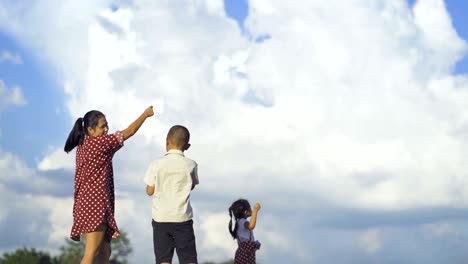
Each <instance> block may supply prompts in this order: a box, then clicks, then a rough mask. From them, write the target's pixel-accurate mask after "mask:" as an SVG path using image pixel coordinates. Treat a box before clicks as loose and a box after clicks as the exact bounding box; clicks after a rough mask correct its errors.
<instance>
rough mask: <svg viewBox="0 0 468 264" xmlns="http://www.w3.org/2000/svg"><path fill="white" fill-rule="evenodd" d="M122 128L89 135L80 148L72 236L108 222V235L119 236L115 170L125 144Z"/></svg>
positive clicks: (91, 230) (76, 238)
mask: <svg viewBox="0 0 468 264" xmlns="http://www.w3.org/2000/svg"><path fill="white" fill-rule="evenodd" d="M123 141H124V139H123V134H122V132H120V131H119V132H116V133H114V134H110V135H101V136H98V137H91V136H86V137H85V139H84V142H83V144H81V145H80V146H78V148H77V150H76V171H75V203H74V205H73V227H72V230H71V235H70V237H71V239H73V240H75V241H79V240H80V234H83V233H89V232H93V231H95V230H96V228H97V227H98V226H99V225H100V224H101V223H106V224H107V231H106V236H105V239H106V240H107V241H110V240H111V239H112V238H116V237H118V236H119V229H118V228H117V224H116V222H115V219H114V174H113V169H112V158H113V156H114V154H115V152H116V151H117V150H119V149H120V148H121V147H122V146H123Z"/></svg>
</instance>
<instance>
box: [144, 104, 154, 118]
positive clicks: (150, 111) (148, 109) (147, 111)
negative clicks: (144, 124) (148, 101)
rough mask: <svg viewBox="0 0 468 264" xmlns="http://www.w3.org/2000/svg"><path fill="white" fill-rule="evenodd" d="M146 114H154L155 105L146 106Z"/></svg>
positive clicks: (148, 115) (147, 115)
mask: <svg viewBox="0 0 468 264" xmlns="http://www.w3.org/2000/svg"><path fill="white" fill-rule="evenodd" d="M145 114H146V117H150V116H153V115H154V112H153V106H150V107H148V108H146V110H145Z"/></svg>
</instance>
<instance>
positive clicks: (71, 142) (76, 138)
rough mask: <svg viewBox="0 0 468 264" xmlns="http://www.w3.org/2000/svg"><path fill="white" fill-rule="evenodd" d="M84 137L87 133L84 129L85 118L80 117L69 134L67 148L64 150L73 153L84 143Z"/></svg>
mask: <svg viewBox="0 0 468 264" xmlns="http://www.w3.org/2000/svg"><path fill="white" fill-rule="evenodd" d="M84 137H85V131H84V127H83V118H82V117H80V118H78V119H77V120H76V122H75V125H74V126H73V128H72V130H71V131H70V134H68V138H67V141H66V142H65V147H64V148H63V150H65V152H67V153H68V152H70V151H72V150H73V149H74V148H75V147H76V146H78V145H81V144H82V143H83V140H84Z"/></svg>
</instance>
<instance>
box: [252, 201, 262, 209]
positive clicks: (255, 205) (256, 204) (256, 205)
mask: <svg viewBox="0 0 468 264" xmlns="http://www.w3.org/2000/svg"><path fill="white" fill-rule="evenodd" d="M260 208H262V207H261V206H260V203H258V202H256V203H255V204H254V211H259V210H260Z"/></svg>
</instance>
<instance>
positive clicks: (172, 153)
mask: <svg viewBox="0 0 468 264" xmlns="http://www.w3.org/2000/svg"><path fill="white" fill-rule="evenodd" d="M197 167H198V166H197V163H196V162H195V161H193V160H191V159H188V158H186V157H185V156H184V152H183V151H181V150H177V149H171V150H169V151H168V152H167V153H166V155H165V156H164V157H162V158H160V159H158V160H155V161H153V162H152V163H151V164H150V166H149V168H148V170H147V171H146V174H145V177H144V182H145V183H146V184H147V185H149V186H154V194H153V206H152V217H153V219H154V221H156V222H161V223H181V222H185V221H188V220H190V219H192V217H193V212H192V206H191V205H190V192H191V190H192V184H193V185H197V184H198V173H197Z"/></svg>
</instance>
